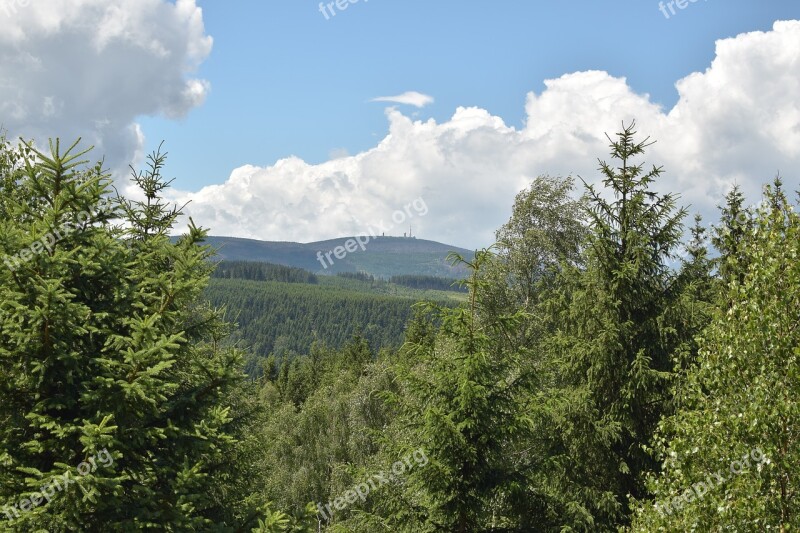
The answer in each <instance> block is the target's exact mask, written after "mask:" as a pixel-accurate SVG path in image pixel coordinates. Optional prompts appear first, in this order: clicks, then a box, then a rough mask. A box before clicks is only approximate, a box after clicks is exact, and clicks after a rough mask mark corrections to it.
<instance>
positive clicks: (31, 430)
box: [0, 141, 255, 531]
mask: <svg viewBox="0 0 800 533" xmlns="http://www.w3.org/2000/svg"><path fill="white" fill-rule="evenodd" d="M77 145H78V142H76V143H75V144H73V145H72V146H71V147H69V148H68V149H67V150H65V151H63V152H62V151H61V147H60V144H59V142H58V141H55V142H51V145H50V149H51V150H50V155H45V154H44V153H42V152H40V151H38V150H36V149H35V148H33V146H31V145H25V146H23V147H22V151H21V153H25V152H26V151H27V153H28V154H30V155H29V156H27V157H23V163H24V165H23V166H24V168H22V171H21V172H20V173H19V174H18V175H17V176H18V177H17V179H15V180H12V182H11V185H12V187H14V188H16V190H17V191H19V194H15V195H11V197H10V199H9V198H4V202H3V208H4V211H5V212H4V216H3V218H2V219H0V225H1V227H0V235H3V236H4V238H3V240H2V243H1V244H0V246H2V252H3V253H4V254H7V255H8V256H13V257H14V258H15V259H17V260H18V261H14V260H12V265H13V267H11V268H3V269H2V270H0V369H1V370H0V378H2V379H0V506H2V505H5V506H6V507H0V509H3V512H4V513H5V515H6V516H0V518H3V519H4V520H3V521H0V524H2V526H3V527H5V528H8V529H10V530H13V531H34V530H39V529H46V530H49V531H69V530H80V531H100V530H103V531H105V530H117V531H123V530H138V529H142V528H153V527H157V528H159V529H163V530H167V531H190V530H199V529H204V530H209V529H213V528H214V527H219V528H221V527H223V526H224V524H226V523H232V521H233V519H234V515H237V514H239V515H240V514H242V512H243V511H241V509H237V508H236V507H237V506H236V505H232V504H231V505H229V504H230V503H231V502H229V501H227V500H226V496H225V493H226V491H227V490H228V489H227V487H226V486H225V482H224V479H225V478H226V476H229V475H230V473H231V472H232V471H233V469H234V468H235V467H234V466H233V465H231V464H230V463H229V461H231V455H232V453H231V452H232V450H233V449H234V444H235V442H234V438H233V435H232V431H233V422H234V421H233V418H232V414H231V410H230V401H231V400H230V398H229V396H230V393H231V392H232V391H233V390H234V389H235V388H236V387H237V386H238V385H237V384H238V383H240V381H241V379H242V377H243V375H242V373H241V371H240V354H239V353H238V352H237V351H235V350H230V349H225V348H223V347H222V344H221V342H222V340H223V338H224V337H225V336H226V335H227V334H228V333H229V328H228V326H227V325H226V324H225V323H224V322H222V320H221V318H220V315H219V313H218V312H217V311H215V310H214V309H211V308H209V307H208V306H207V305H204V304H203V303H202V302H201V301H200V300H199V296H200V293H201V291H202V290H203V287H204V286H205V284H206V281H207V278H208V275H209V273H210V270H211V268H213V267H212V266H211V264H210V263H209V262H208V261H207V260H208V258H209V256H210V255H211V253H212V252H211V250H209V248H208V247H206V246H202V245H201V242H202V240H203V238H204V237H205V231H203V230H200V229H198V228H196V227H195V226H194V225H193V224H190V226H189V231H188V234H186V235H184V236H183V237H181V238H180V239H179V240H178V241H177V242H175V243H173V242H172V241H171V240H170V237H169V232H170V231H171V230H172V227H173V224H174V222H175V219H176V217H177V216H178V214H179V211H178V210H175V209H172V208H169V207H168V206H166V204H165V202H164V201H163V200H161V198H160V194H161V193H162V192H163V190H164V188H165V187H166V186H167V185H168V183H165V182H164V181H163V179H162V177H161V169H162V165H163V163H164V157H165V156H164V155H162V154H160V153H155V154H153V155H152V156H151V158H150V167H149V170H148V171H147V172H144V173H139V174H136V175H135V182H136V183H137V184H138V185H139V186H140V187H141V189H142V193H143V195H144V198H145V199H144V200H143V201H142V202H131V201H127V200H124V199H122V198H119V197H117V198H116V199H114V198H110V197H109V193H110V187H111V182H110V179H109V177H108V175H107V174H106V173H105V172H104V171H103V169H102V167H101V165H100V164H96V165H87V162H86V161H84V160H83V159H82V158H83V157H84V156H85V154H86V153H87V152H88V150H84V151H78V150H77ZM4 170H5V169H4ZM3 177H4V178H6V176H3ZM6 183H9V182H8V181H6ZM115 221H118V222H115ZM101 459H102V461H101ZM86 464H89V465H91V472H86V471H85V470H86V467H85V465H86ZM83 474H86V475H83ZM65 475H66V476H70V479H72V480H74V483H68V484H65V483H63V482H62V483H61V486H60V489H59V490H55V493H54V494H53V495H52V498H50V499H49V500H50V501H44V502H42V501H41V498H40V497H39V495H40V492H42V491H41V488H42V487H50V488H52V487H59V485H57V483H58V481H59V480H61V479H63V476H65ZM215 478H216V479H215ZM37 499H38V500H39V501H38V505H31V504H30V502H31V501H36V500H37ZM20 501H23V504H20V503H19V502H20ZM15 506H16V507H15ZM23 507H25V508H29V507H30V509H28V510H25V509H23ZM5 519H8V521H5ZM229 521H230V522H229ZM254 522H255V520H254Z"/></svg>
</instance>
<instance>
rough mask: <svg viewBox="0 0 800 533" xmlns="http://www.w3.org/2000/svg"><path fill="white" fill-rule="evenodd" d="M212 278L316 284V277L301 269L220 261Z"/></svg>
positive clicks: (246, 262)
mask: <svg viewBox="0 0 800 533" xmlns="http://www.w3.org/2000/svg"><path fill="white" fill-rule="evenodd" d="M211 277H212V278H223V279H246V280H250V281H280V282H283V283H311V284H314V283H317V276H315V275H314V274H312V273H311V272H309V271H308V270H303V269H302V268H294V267H288V266H284V265H274V264H272V263H256V262H253V261H220V262H219V263H217V268H215V269H214V271H213V272H212V273H211Z"/></svg>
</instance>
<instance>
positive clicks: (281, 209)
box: [176, 21, 800, 247]
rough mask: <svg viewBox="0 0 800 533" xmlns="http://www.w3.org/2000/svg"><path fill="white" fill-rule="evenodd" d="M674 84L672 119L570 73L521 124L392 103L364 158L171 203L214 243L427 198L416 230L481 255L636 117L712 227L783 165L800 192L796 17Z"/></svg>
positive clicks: (359, 220)
mask: <svg viewBox="0 0 800 533" xmlns="http://www.w3.org/2000/svg"><path fill="white" fill-rule="evenodd" d="M676 87H677V90H678V92H679V95H680V99H679V101H678V103H677V104H676V105H675V107H674V108H673V109H671V110H669V111H665V110H664V109H662V108H661V107H660V106H658V105H656V104H654V103H653V102H651V101H650V100H649V97H648V96H647V95H641V94H636V93H635V92H634V91H633V90H631V88H630V87H629V86H628V85H627V83H626V81H625V79H623V78H614V77H612V76H611V75H609V74H607V73H605V72H578V73H574V74H568V75H565V76H562V77H560V78H558V79H554V80H548V81H547V82H546V89H545V90H544V91H543V92H542V93H541V94H536V93H533V92H532V93H530V94H529V95H528V99H527V105H526V111H527V117H528V118H527V121H526V124H525V126H524V127H523V128H521V129H515V128H513V127H510V126H507V125H506V124H505V123H504V122H503V120H502V119H500V118H498V117H496V116H492V115H491V114H490V113H489V112H487V111H485V110H483V109H477V108H459V109H457V110H456V112H455V114H454V115H453V116H452V118H450V119H449V120H448V121H446V122H443V123H441V124H438V123H436V122H434V121H433V120H428V121H419V120H413V119H412V118H410V117H408V116H406V115H404V114H403V113H401V112H399V111H397V110H396V109H394V108H389V109H387V111H386V116H387V119H388V123H389V133H388V135H386V137H385V138H384V139H383V140H382V141H381V142H380V143H379V144H378V145H377V146H376V147H374V148H372V149H370V150H368V151H366V152H363V153H360V154H357V155H353V156H349V157H343V158H337V159H335V160H331V161H328V162H326V163H323V164H320V165H311V164H308V163H306V162H304V161H302V160H300V159H297V158H288V159H283V160H280V161H278V162H277V163H276V164H275V165H273V166H270V167H266V168H259V167H253V166H247V167H242V168H239V169H237V170H235V171H234V172H233V173H232V174H231V177H230V178H229V179H228V181H227V182H225V183H224V184H221V185H216V186H213V187H206V188H204V189H202V190H200V191H198V192H195V193H180V194H177V195H176V198H177V199H179V200H181V201H185V200H192V204H190V206H189V207H188V212H189V213H190V214H192V215H193V216H194V217H195V221H197V222H198V223H202V224H203V225H205V226H207V227H210V228H211V229H212V233H213V234H215V235H233V236H241V237H250V238H258V239H265V240H299V241H310V240H316V239H323V238H329V237H335V236H341V235H346V234H357V233H363V232H364V231H366V230H367V228H368V226H370V225H371V226H375V225H377V224H378V223H380V222H381V221H384V223H385V224H386V223H390V222H391V215H392V212H393V211H394V210H396V209H402V208H403V206H404V205H406V204H407V203H409V202H411V201H412V200H414V199H415V198H418V197H422V198H423V199H424V200H425V202H426V204H427V205H428V207H429V213H428V214H427V216H425V217H423V218H418V219H416V220H413V221H412V223H413V224H414V228H415V229H414V233H415V234H416V235H418V236H420V237H422V238H430V239H434V240H439V241H443V242H447V243H450V244H455V245H461V246H466V247H469V246H479V245H480V246H483V245H487V244H489V243H491V242H492V240H493V232H494V230H495V229H496V228H497V227H498V226H499V225H500V224H502V223H503V222H505V220H506V219H507V217H508V215H509V212H510V206H511V204H512V202H513V198H514V195H515V194H516V193H517V192H518V191H519V190H520V189H522V188H523V187H525V186H526V184H528V183H529V182H530V180H531V179H532V178H533V177H535V176H536V175H539V174H545V173H549V174H551V175H569V174H572V175H580V176H582V177H583V178H584V179H586V180H587V181H589V182H597V181H598V172H597V167H598V162H597V158H598V157H600V158H602V159H608V140H607V139H606V138H605V133H606V132H608V133H610V134H613V133H614V132H616V131H618V130H619V129H620V125H621V122H622V121H623V120H624V121H626V122H627V121H630V120H631V119H632V118H636V119H637V124H638V130H639V132H640V134H642V135H645V134H646V135H650V136H651V137H652V138H653V139H655V140H657V141H658V142H657V143H656V144H655V145H654V146H652V147H651V148H650V150H649V152H648V153H647V157H646V159H647V162H648V163H650V164H658V165H664V167H665V171H666V174H665V175H664V176H663V179H662V181H661V182H660V183H658V184H657V187H658V188H659V189H660V190H662V191H671V192H676V193H680V194H681V195H682V202H683V203H685V204H692V207H691V210H692V211H699V212H702V213H704V214H705V215H706V216H707V220H708V219H711V220H710V221H714V220H716V205H717V204H719V203H720V202H721V201H722V198H723V196H724V194H725V193H726V192H727V191H728V190H729V188H730V186H731V185H732V184H734V183H738V184H740V185H742V186H743V187H744V189H745V191H746V192H747V193H748V194H750V195H751V198H753V199H754V200H755V196H756V195H757V194H758V193H759V191H760V187H761V184H763V183H764V182H767V181H769V180H771V179H772V177H774V175H775V174H776V173H777V171H778V170H780V171H781V173H782V174H783V176H784V178H785V179H786V181H787V186H788V188H791V189H795V188H797V186H798V179H799V178H800V99H798V94H800V22H798V21H790V22H777V23H775V25H774V28H773V30H772V31H769V32H753V33H747V34H742V35H739V36H737V37H735V38H731V39H725V40H721V41H719V42H718V43H717V53H716V59H715V60H714V61H713V63H712V64H711V66H710V67H709V68H708V69H707V70H706V71H705V72H702V73H694V74H692V75H690V76H687V77H686V78H684V79H682V80H680V81H678V83H677V85H676ZM406 227H407V225H406ZM406 227H403V228H395V230H394V232H393V233H394V234H402V233H403V231H406Z"/></svg>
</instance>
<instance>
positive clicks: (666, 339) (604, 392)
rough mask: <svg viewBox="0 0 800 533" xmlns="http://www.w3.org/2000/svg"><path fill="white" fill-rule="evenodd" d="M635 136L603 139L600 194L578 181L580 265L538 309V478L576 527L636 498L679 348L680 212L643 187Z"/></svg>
mask: <svg viewBox="0 0 800 533" xmlns="http://www.w3.org/2000/svg"><path fill="white" fill-rule="evenodd" d="M634 136H635V131H634V125H633V124H631V125H629V126H627V127H624V128H623V131H622V132H620V133H618V134H617V139H616V140H611V139H609V140H610V141H611V155H612V157H613V159H614V160H615V164H616V165H618V166H616V167H614V166H612V165H611V164H608V163H606V162H603V161H601V162H600V170H601V172H602V175H603V185H604V187H605V188H606V190H607V193H608V194H602V193H601V192H600V191H598V190H597V189H596V188H595V187H593V186H591V185H587V196H588V212H587V215H588V217H589V220H590V232H589V235H588V239H587V243H586V249H585V255H584V262H585V267H580V266H573V267H571V268H564V270H563V274H562V277H561V278H560V279H559V280H558V282H557V285H556V286H555V287H554V289H553V290H552V291H551V294H550V296H549V298H548V300H546V301H544V302H543V304H542V306H541V309H540V313H541V314H542V315H543V316H546V317H547V320H548V321H549V329H550V331H551V333H550V334H549V336H548V339H547V340H546V343H545V344H544V347H545V348H546V350H547V352H548V353H549V354H550V356H549V360H550V362H551V365H552V366H551V371H552V372H553V375H554V377H553V383H554V387H553V390H552V391H549V392H550V393H551V394H550V395H551V397H552V398H553V400H552V401H551V402H550V405H552V406H553V411H552V412H551V413H550V415H549V416H550V419H551V420H552V422H553V423H554V425H555V427H553V428H552V430H551V431H552V442H551V443H549V444H548V445H547V454H548V456H549V457H550V459H549V461H550V463H551V465H552V469H551V471H550V474H549V475H548V476H547V477H546V479H547V483H546V485H547V486H549V487H555V489H554V490H553V489H552V488H550V489H549V490H550V491H551V494H553V497H554V498H555V499H556V500H560V502H561V503H560V504H559V508H560V510H559V511H558V513H559V514H560V516H561V518H560V519H561V520H562V525H563V527H565V528H572V529H574V530H588V529H591V530H594V531H598V530H603V531H608V530H613V529H616V527H617V525H619V524H620V523H625V521H626V520H627V516H628V514H629V510H628V498H629V497H631V496H633V497H643V496H644V495H645V493H646V490H645V487H644V474H646V473H648V472H651V471H653V470H655V469H656V468H657V465H656V464H655V462H654V461H653V460H652V458H651V457H650V456H649V455H648V453H647V452H646V448H645V447H646V446H647V444H648V443H649V442H650V441H651V438H652V435H653V433H654V431H655V428H656V425H657V424H658V422H659V420H660V418H661V416H662V414H663V413H664V411H665V409H667V407H668V405H669V402H668V395H669V390H670V384H671V377H672V375H673V370H674V359H673V356H674V355H675V352H676V351H677V350H678V349H679V348H681V339H680V338H678V336H677V335H676V328H675V327H674V324H671V323H670V322H671V321H670V318H671V317H673V316H675V315H676V314H677V315H678V316H680V313H676V307H677V306H678V305H686V303H685V302H683V303H681V302H680V298H681V293H680V292H679V291H678V288H679V284H677V283H676V282H675V275H674V273H673V271H672V270H670V269H669V267H668V266H667V260H668V259H669V257H670V256H671V255H672V254H673V253H674V252H675V251H676V248H677V246H678V243H679V239H680V236H681V232H682V225H681V220H682V219H683V217H684V211H683V210H677V209H676V207H675V197H674V196H673V195H671V194H667V195H659V194H657V193H655V192H652V191H651V187H652V185H653V183H654V182H655V180H656V179H657V178H658V177H659V176H660V175H661V172H662V170H661V169H660V168H658V167H653V168H652V169H651V170H649V171H646V170H645V168H644V165H643V164H636V163H635V162H634V160H635V159H636V158H637V157H638V156H640V155H641V154H643V153H644V151H645V149H646V147H647V146H648V143H647V140H646V139H645V141H642V142H636V141H635V140H634ZM609 197H610V198H611V199H607V198H609Z"/></svg>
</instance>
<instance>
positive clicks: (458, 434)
mask: <svg viewBox="0 0 800 533" xmlns="http://www.w3.org/2000/svg"><path fill="white" fill-rule="evenodd" d="M490 254H491V252H490V251H487V250H484V251H479V252H477V253H476V256H475V259H474V261H470V262H465V264H466V265H467V266H468V268H470V270H471V271H472V275H471V276H470V278H469V280H468V281H467V286H468V288H469V291H470V293H469V294H470V296H469V298H470V300H469V304H468V305H466V306H464V307H460V308H457V309H446V308H445V309H438V312H437V314H438V317H437V319H438V320H441V327H440V330H439V334H438V335H437V337H436V339H435V342H434V343H431V342H430V341H429V340H428V338H427V336H426V335H419V336H418V339H417V342H415V343H414V344H409V345H407V346H406V349H407V350H408V352H407V353H408V358H407V359H405V360H402V361H399V362H398V364H397V366H396V368H395V372H396V373H397V375H398V387H399V390H398V391H397V392H396V393H393V394H389V395H388V397H389V398H390V400H391V401H390V404H391V405H393V406H395V408H396V409H397V410H398V416H397V418H396V420H395V426H394V428H393V430H390V431H389V436H388V437H387V439H386V442H385V443H384V447H383V451H382V456H383V458H384V461H385V462H387V463H388V464H391V463H392V462H394V461H397V460H399V459H401V458H402V457H403V456H406V455H408V454H410V453H411V452H412V451H413V450H417V449H420V448H422V449H424V450H425V451H426V453H427V454H428V457H429V458H430V464H428V465H427V466H425V467H424V468H419V469H415V470H412V471H411V472H410V473H409V474H408V475H407V477H405V478H404V479H403V480H401V481H400V482H399V484H398V485H396V486H393V487H391V488H389V489H385V491H384V494H383V496H381V497H384V498H385V499H384V501H383V503H382V505H380V506H379V509H380V511H379V512H378V514H379V516H380V517H381V518H380V520H379V521H378V523H380V524H382V527H388V528H391V529H394V530H398V531H433V530H442V531H464V532H465V531H483V530H488V529H491V528H504V527H508V526H509V524H513V525H518V524H519V521H520V520H524V517H520V516H518V515H515V514H514V512H513V511H514V509H513V505H514V500H515V498H517V497H519V496H520V494H519V493H520V490H519V488H520V487H521V486H522V485H524V483H523V476H522V474H520V473H518V472H517V471H516V469H515V468H514V463H513V460H512V458H511V457H510V456H509V455H508V451H509V450H510V449H511V448H510V447H511V446H512V445H513V443H514V442H517V441H519V440H520V439H522V438H523V436H524V435H525V433H526V431H528V429H529V427H530V422H529V420H528V418H527V417H526V415H525V413H524V410H523V409H522V408H521V404H520V402H521V399H522V392H523V391H524V390H525V383H524V379H523V376H522V375H521V373H520V359H521V357H522V355H523V354H522V352H521V351H518V350H517V349H516V348H515V347H514V343H513V342H510V339H511V338H514V337H515V336H516V332H517V331H518V328H520V327H521V325H522V322H523V320H524V318H525V316H524V313H514V314H511V315H502V316H496V315H491V314H490V313H485V311H486V309H485V308H484V307H483V300H482V298H483V297H484V294H485V293H484V292H483V291H484V290H485V288H486V282H485V281H484V280H482V279H481V276H480V269H481V268H482V267H484V266H485V265H486V264H487V262H488V261H489V260H490ZM455 259H456V261H464V260H463V258H459V257H457V256H456V257H455Z"/></svg>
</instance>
